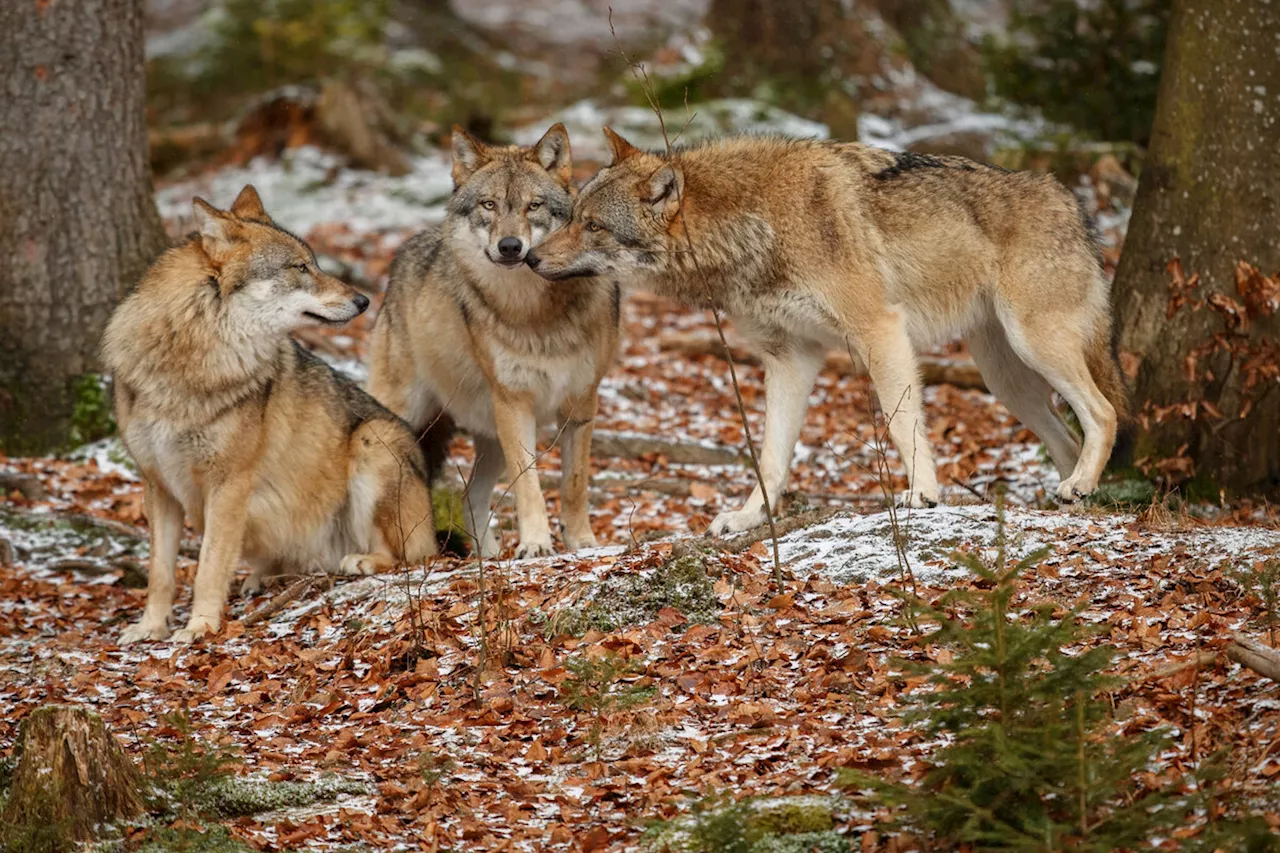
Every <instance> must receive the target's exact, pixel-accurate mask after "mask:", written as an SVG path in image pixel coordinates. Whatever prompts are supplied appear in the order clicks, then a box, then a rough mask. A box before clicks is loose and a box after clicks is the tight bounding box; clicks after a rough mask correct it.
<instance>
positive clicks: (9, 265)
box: [0, 0, 164, 455]
mask: <svg viewBox="0 0 1280 853" xmlns="http://www.w3.org/2000/svg"><path fill="white" fill-rule="evenodd" d="M143 75H144V71H143V12H142V0H6V2H3V3H0V128H4V132H3V133H0V451H3V452H5V453H8V454H11V455H12V454H19V453H39V452H45V451H48V450H50V449H54V448H58V447H61V446H64V445H66V444H67V443H68V442H69V441H70V439H71V438H72V432H73V430H72V426H73V414H74V413H75V411H76V402H77V394H76V391H77V389H80V390H83V388H84V386H85V382H84V380H82V379H80V377H82V376H84V375H85V374H87V373H91V372H92V371H94V370H95V369H96V368H97V354H98V339H99V336H100V335H101V333H102V329H103V326H104V325H105V324H106V321H107V317H108V315H109V314H110V312H111V309H112V307H114V305H115V304H116V301H117V300H118V299H119V298H120V296H121V294H122V293H123V292H124V291H125V290H126V289H128V288H129V287H131V286H132V285H133V283H134V282H136V281H137V279H138V278H139V277H140V276H141V275H142V273H143V272H144V271H145V269H146V267H147V264H148V263H149V262H150V261H151V260H152V259H153V258H154V256H155V255H156V254H157V253H158V252H159V251H160V250H161V249H162V248H163V247H164V231H163V229H162V227H161V224H160V218H159V216H158V214H157V213H156V207H155V202H154V200H153V198H152V190H151V174H150V171H149V169H148V165H147V128H146V116H145V112H144V110H145V104H144V96H145V89H144V79H143Z"/></svg>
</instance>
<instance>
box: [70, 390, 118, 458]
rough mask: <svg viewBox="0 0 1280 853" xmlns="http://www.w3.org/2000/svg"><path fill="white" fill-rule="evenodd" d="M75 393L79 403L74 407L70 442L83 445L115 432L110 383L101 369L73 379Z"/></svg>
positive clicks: (76, 445)
mask: <svg viewBox="0 0 1280 853" xmlns="http://www.w3.org/2000/svg"><path fill="white" fill-rule="evenodd" d="M71 393H72V396H74V397H75V407H74V408H73V409H72V410H71V433H70V436H69V439H68V444H69V446H71V447H79V446H80V445H82V444H88V443H89V442H91V441H97V440H98V439H100V438H106V437H107V436H109V435H114V434H115V431H116V421H115V416H114V414H113V412H112V409H111V395H110V394H109V393H108V391H107V384H106V382H105V380H104V379H103V377H102V376H101V375H99V374H97V373H84V374H81V375H80V376H77V377H76V378H75V379H73V380H72V383H71Z"/></svg>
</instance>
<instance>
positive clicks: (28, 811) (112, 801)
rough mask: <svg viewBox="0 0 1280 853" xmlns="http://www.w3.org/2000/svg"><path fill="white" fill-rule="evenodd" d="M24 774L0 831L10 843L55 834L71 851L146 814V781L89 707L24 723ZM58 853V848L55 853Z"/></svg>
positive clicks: (54, 708) (59, 709)
mask: <svg viewBox="0 0 1280 853" xmlns="http://www.w3.org/2000/svg"><path fill="white" fill-rule="evenodd" d="M17 754H18V768H17V770H16V771H15V772H14V774H13V783H12V785H11V786H10V788H9V801H8V803H6V805H5V808H4V813H3V815H0V827H3V829H4V835H5V836H10V837H12V836H18V837H26V836H28V835H30V834H32V833H37V832H38V833H41V834H42V837H44V838H49V837H50V834H56V836H57V838H58V839H62V840H63V841H64V845H59V846H66V847H70V846H71V842H74V841H86V840H88V839H90V838H92V837H93V834H94V830H95V828H96V827H97V826H98V825H99V824H103V823H112V822H114V821H120V820H128V819H130V818H134V817H137V816H139V815H141V814H142V813H143V812H144V811H145V806H144V805H143V801H142V794H141V791H140V788H141V784H142V778H141V776H140V775H139V773H138V769H137V768H136V767H135V766H134V764H133V762H132V761H130V760H129V757H128V756H127V755H125V752H124V750H123V749H122V748H121V746H120V744H119V743H118V742H117V741H116V739H115V737H114V736H113V735H112V734H111V732H109V731H108V730H107V727H106V725H105V724H103V722H102V718H101V717H99V716H98V715H97V714H95V713H93V712H92V711H89V710H87V709H85V708H77V707H73V706H69V705H45V706H44V707H42V708H37V709H36V710H35V711H33V712H32V713H31V715H30V716H29V717H27V718H26V719H25V720H23V721H22V726H21V728H20V729H19V731H18V750H17ZM55 849H56V848H55Z"/></svg>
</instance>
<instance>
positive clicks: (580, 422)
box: [560, 388, 598, 551]
mask: <svg viewBox="0 0 1280 853" xmlns="http://www.w3.org/2000/svg"><path fill="white" fill-rule="evenodd" d="M597 403H598V401H597V397H596V389H595V388H592V389H591V391H590V392H588V393H587V394H585V395H583V396H582V397H578V398H575V399H572V400H569V401H568V402H566V403H565V404H564V406H563V408H562V409H561V416H562V417H563V418H564V432H563V434H562V435H561V437H560V471H561V473H560V523H561V524H562V525H563V527H564V544H565V547H566V548H568V549H569V550H570V551H576V550H578V549H579V548H594V547H595V546H596V544H597V543H596V535H595V533H594V532H592V530H591V515H590V512H589V511H588V506H587V503H588V502H587V487H588V486H589V485H590V482H591V434H592V432H593V431H594V428H595V421H596V407H597Z"/></svg>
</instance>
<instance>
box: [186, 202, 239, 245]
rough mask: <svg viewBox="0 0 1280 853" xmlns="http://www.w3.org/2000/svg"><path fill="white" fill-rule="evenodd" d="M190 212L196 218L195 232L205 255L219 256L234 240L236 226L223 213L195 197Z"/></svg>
mask: <svg viewBox="0 0 1280 853" xmlns="http://www.w3.org/2000/svg"><path fill="white" fill-rule="evenodd" d="M191 212H192V213H193V214H194V215H195V218H196V230H197V231H199V232H200V243H201V245H202V246H203V247H204V251H205V254H207V255H209V256H210V257H214V256H220V255H221V254H222V253H223V252H225V251H226V250H227V249H228V248H230V246H231V243H232V242H233V241H234V240H235V239H236V235H235V230H236V224H235V222H234V221H232V220H231V218H230V217H228V216H227V215H226V214H225V213H223V212H222V211H221V210H218V209H217V208H216V207H214V206H213V205H211V204H209V202H207V201H205V200H204V199H202V198H200V197H199V196H197V197H196V198H194V199H192V200H191Z"/></svg>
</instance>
